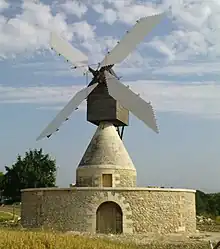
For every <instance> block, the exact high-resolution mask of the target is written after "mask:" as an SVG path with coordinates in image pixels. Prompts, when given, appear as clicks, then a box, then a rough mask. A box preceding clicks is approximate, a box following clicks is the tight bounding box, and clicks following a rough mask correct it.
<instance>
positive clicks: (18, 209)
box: [0, 205, 21, 216]
mask: <svg viewBox="0 0 220 249" xmlns="http://www.w3.org/2000/svg"><path fill="white" fill-rule="evenodd" d="M0 212H5V213H12V214H13V212H14V214H15V215H17V216H20V215H21V207H20V205H14V206H12V205H6V206H0Z"/></svg>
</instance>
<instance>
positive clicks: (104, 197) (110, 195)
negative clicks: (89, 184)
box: [88, 191, 133, 234]
mask: <svg viewBox="0 0 220 249" xmlns="http://www.w3.org/2000/svg"><path fill="white" fill-rule="evenodd" d="M104 202H114V203H116V204H117V205H118V206H119V207H120V208H121V210H122V214H123V215H122V225H123V227H122V231H123V233H130V234H131V233H133V228H132V225H133V221H132V219H131V217H132V210H131V207H130V205H129V203H128V202H127V201H126V199H125V198H124V197H123V196H121V195H120V194H118V193H114V192H113V191H100V193H99V194H98V195H97V196H96V197H95V198H94V199H93V201H92V204H91V206H90V208H89V211H88V216H90V217H91V218H90V219H88V223H89V224H88V225H89V227H91V232H96V211H97V209H98V207H99V206H100V205H101V204H102V203H104Z"/></svg>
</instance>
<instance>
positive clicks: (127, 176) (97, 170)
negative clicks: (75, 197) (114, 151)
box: [76, 165, 136, 187]
mask: <svg viewBox="0 0 220 249" xmlns="http://www.w3.org/2000/svg"><path fill="white" fill-rule="evenodd" d="M102 174H112V181H113V182H112V187H136V170H135V169H132V168H124V169H123V168H122V167H120V166H119V167H117V166H115V165H113V166H112V165H93V166H91V165H90V166H88V167H86V166H84V167H82V166H81V167H78V168H77V170H76V186H77V187H102Z"/></svg>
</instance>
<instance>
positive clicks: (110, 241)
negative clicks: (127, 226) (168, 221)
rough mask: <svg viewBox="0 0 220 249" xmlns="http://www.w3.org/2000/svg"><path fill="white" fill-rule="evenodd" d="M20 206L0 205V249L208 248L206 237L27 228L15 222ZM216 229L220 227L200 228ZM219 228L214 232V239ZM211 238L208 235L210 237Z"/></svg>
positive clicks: (219, 234)
mask: <svg viewBox="0 0 220 249" xmlns="http://www.w3.org/2000/svg"><path fill="white" fill-rule="evenodd" d="M19 216H20V207H19V206H16V207H12V206H4V207H0V249H3V248H4V249H210V245H209V243H208V238H207V239H205V240H203V239H202V240H201V239H198V238H187V237H184V238H183V237H172V238H170V237H169V236H159V235H158V236H155V237H153V236H148V235H139V236H138V235H137V236H129V235H119V236H116V235H114V236H108V235H103V236H102V235H89V234H84V235H82V234H79V233H71V232H70V233H58V232H51V231H39V230H38V231H36V230H32V231H27V230H24V229H22V228H21V227H20V226H19V225H18V226H17V225H16V222H15V223H13V222H10V221H13V219H14V220H16V218H17V217H19ZM8 224H9V225H8ZM201 228H203V229H204V230H206V231H207V230H218V229H219V227H212V228H211V227H210V228H209V226H206V227H201ZM219 231H220V230H218V233H217V240H218V236H219V240H220V233H219ZM210 239H211V237H210Z"/></svg>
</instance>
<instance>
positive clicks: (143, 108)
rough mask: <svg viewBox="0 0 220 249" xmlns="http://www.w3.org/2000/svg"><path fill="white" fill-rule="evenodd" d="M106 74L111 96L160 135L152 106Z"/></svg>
mask: <svg viewBox="0 0 220 249" xmlns="http://www.w3.org/2000/svg"><path fill="white" fill-rule="evenodd" d="M104 73H105V78H106V84H107V87H108V92H109V94H110V95H111V96H112V97H113V98H114V99H115V100H117V101H119V103H120V104H121V105H122V106H123V107H124V108H126V109H127V110H129V111H130V112H132V113H133V114H134V115H135V116H136V117H137V118H139V119H140V120H142V121H143V122H144V123H145V124H146V125H147V126H148V127H150V128H151V129H152V130H153V131H155V132H156V133H159V130H158V127H157V124H156V119H155V115H154V111H153V108H152V106H151V104H150V103H147V102H146V101H144V100H143V99H142V98H140V97H139V96H138V95H137V94H135V93H134V92H133V91H131V90H130V89H129V88H127V87H126V86H125V85H123V84H122V83H121V82H120V81H119V80H118V79H116V78H115V77H114V76H113V75H111V74H110V73H109V72H107V71H105V72H104Z"/></svg>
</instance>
